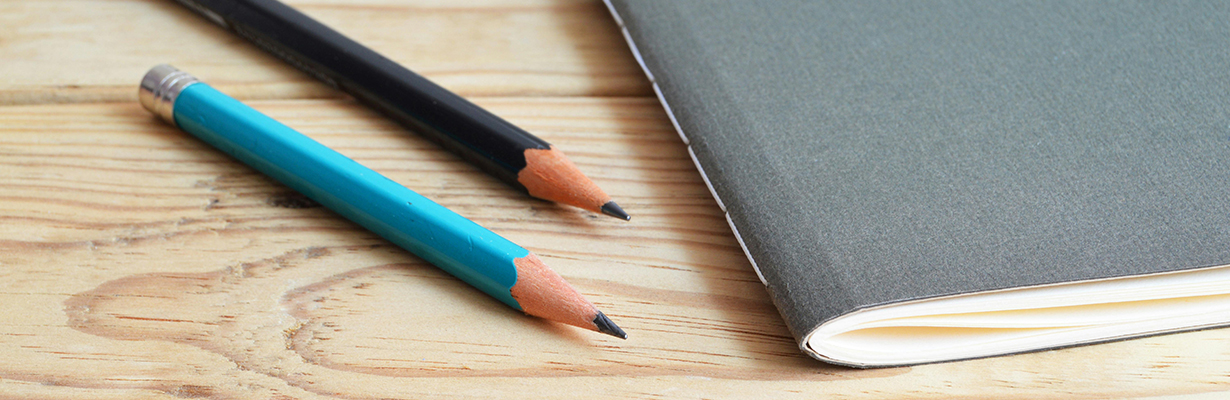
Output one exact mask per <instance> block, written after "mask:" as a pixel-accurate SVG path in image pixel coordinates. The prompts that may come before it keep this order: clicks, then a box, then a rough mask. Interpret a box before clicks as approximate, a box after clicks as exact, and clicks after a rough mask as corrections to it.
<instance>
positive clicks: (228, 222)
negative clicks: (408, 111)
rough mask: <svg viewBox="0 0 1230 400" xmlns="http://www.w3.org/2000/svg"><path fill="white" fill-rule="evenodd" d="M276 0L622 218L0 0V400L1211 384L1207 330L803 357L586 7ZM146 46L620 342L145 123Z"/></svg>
mask: <svg viewBox="0 0 1230 400" xmlns="http://www.w3.org/2000/svg"><path fill="white" fill-rule="evenodd" d="M291 3H292V5H294V6H296V7H299V8H300V9H301V10H303V11H305V12H306V13H308V14H310V15H312V16H315V17H316V18H319V19H320V20H322V21H323V22H325V23H327V24H329V25H332V26H334V27H335V28H337V29H338V30H340V31H342V32H344V33H346V34H348V35H351V36H352V37H353V38H355V39H357V40H359V41H360V42H363V43H367V44H368V45H370V46H372V47H374V48H375V49H377V50H378V51H381V52H383V53H384V54H385V55H387V56H389V57H390V58H392V59H394V60H396V61H398V62H401V63H403V64H404V65H407V66H409V67H410V68H411V69H414V70H416V71H418V72H420V73H421V74H423V75H426V76H427V77H428V78H430V79H433V80H436V81H437V82H439V83H441V84H442V85H444V86H446V87H449V88H451V89H453V90H455V91H457V92H459V93H460V94H462V95H464V96H467V97H469V98H471V99H473V100H474V101H476V102H477V103H479V104H480V105H482V106H485V107H488V108H489V109H490V110H492V111H493V112H495V113H496V114H499V115H501V116H504V117H505V118H507V119H509V120H511V121H512V122H514V123H516V124H518V125H520V126H522V127H524V128H526V129H527V130H529V131H532V132H534V133H536V134H538V135H540V136H541V137H543V138H544V139H546V140H548V141H550V142H553V143H554V144H555V145H556V146H558V147H559V148H561V149H563V150H564V151H565V152H566V153H568V154H569V155H570V156H571V157H572V159H573V160H574V161H576V163H577V164H578V165H579V166H580V167H581V169H582V170H583V171H584V172H586V173H587V174H588V175H589V176H590V177H591V178H593V179H594V181H596V182H597V183H598V184H600V185H601V186H602V187H603V188H605V189H606V191H607V192H609V193H611V194H612V195H614V196H615V198H616V199H617V200H618V202H619V204H621V205H623V206H624V208H625V209H626V210H628V211H629V212H630V213H631V214H632V215H633V220H632V221H631V222H630V223H626V222H621V221H618V220H615V219H612V218H607V217H602V216H596V215H593V214H590V213H587V212H584V211H581V210H578V209H574V208H568V207H563V206H557V205H554V204H550V203H546V202H542V201H536V200H531V199H529V198H527V197H525V196H523V195H520V194H519V193H517V192H515V191H513V190H511V189H509V188H508V187H506V186H504V185H503V184H501V183H499V182H497V181H496V180H494V179H493V178H490V177H487V176H485V175H482V174H480V173H478V172H477V171H476V170H475V169H474V168H473V167H471V166H469V165H468V164H465V163H463V162H461V161H459V159H458V158H456V157H454V156H452V155H451V154H449V153H445V152H443V151H441V150H440V149H438V148H436V147H435V146H433V145H430V144H428V143H425V141H423V140H422V139H420V138H418V137H416V136H413V135H411V134H408V133H406V132H405V131H403V130H402V129H401V128H399V127H397V126H395V125H393V124H391V123H390V122H388V121H386V120H385V119H383V118H381V117H380V116H378V115H376V114H374V113H373V112H371V111H369V110H367V109H366V108H364V107H362V106H359V105H356V104H355V103H354V102H353V101H351V100H350V99H349V98H347V97H346V96H344V95H342V94H340V93H338V92H335V91H333V90H332V89H329V88H327V87H325V86H323V85H320V84H317V83H315V82H314V81H311V80H309V79H308V78H307V77H306V76H305V75H303V74H301V73H299V72H298V71H295V70H293V69H291V68H289V67H286V66H284V65H283V64H282V63H281V62H279V61H277V60H275V59H273V58H271V57H269V56H267V55H265V54H264V53H262V52H260V51H258V50H256V49H254V48H253V47H252V46H251V45H249V44H248V43H247V42H245V41H242V40H239V39H237V38H236V37H234V36H232V35H230V34H227V33H226V32H224V31H222V30H221V29H219V28H216V27H214V26H212V25H209V24H206V23H205V22H203V20H202V19H201V18H199V17H197V16H195V15H193V14H190V13H188V12H187V11H185V10H184V9H182V8H181V7H180V6H178V5H175V4H173V3H171V2H169V1H162V0H157V1H155V0H111V1H72V0H11V1H5V2H0V60H3V61H0V277H2V278H3V279H2V280H0V360H2V362H0V399H8V398H49V399H118V398H167V399H170V398H185V397H189V398H278V399H289V398H302V399H328V398H345V399H383V398H397V399H430V398H487V397H507V398H537V399H542V398H629V397H631V398H663V399H676V398H681V399H684V398H734V399H744V398H774V399H790V398H800V399H814V398H822V397H829V398H884V397H911V398H937V399H947V398H986V397H996V398H1018V399H1034V398H1057V399H1058V398H1064V399H1066V398H1102V397H1117V398H1121V397H1133V398H1150V397H1157V396H1176V397H1179V398H1224V397H1230V393H1226V391H1230V330H1225V329H1220V330H1209V331H1203V332H1194V333H1186V334H1178V335H1168V336H1160V337H1153V338H1146V339H1140V340H1132V341H1125V342H1118V343H1111V344H1105V345H1098V346H1087V347H1080V348H1073V349H1064V350H1057V351H1048V352H1042V353H1034V354H1026V355H1018V356H1011V357H1000V358H992V359H984V360H975V361H967V362H957V363H947V364H938V365H927V366H919V367H913V368H894V369H879V370H852V369H846V368H840V367H834V366H830V365H826V364H823V363H820V362H818V361H814V360H811V359H809V358H807V357H805V356H803V355H802V354H801V353H800V352H799V351H798V350H797V348H796V347H795V344H794V342H793V340H792V339H791V338H790V337H789V335H788V333H787V331H786V329H785V327H784V326H783V325H782V321H781V318H780V317H779V316H778V315H777V313H776V311H775V310H774V309H773V307H772V305H771V304H770V303H769V301H768V297H767V295H766V293H765V291H764V288H763V287H762V286H761V284H760V283H759V281H758V280H757V279H756V276H755V274H754V273H753V272H752V270H751V267H750V265H749V264H748V262H747V261H746V259H745V258H744V257H743V254H742V252H741V251H740V250H739V246H738V244H737V243H736V242H735V240H734V237H733V236H732V235H731V233H730V230H729V228H728V227H727V225H726V223H725V221H724V219H723V218H722V216H721V214H720V212H719V209H718V207H717V205H716V204H715V203H714V201H713V199H712V198H711V197H710V195H709V193H708V191H707V190H706V189H705V186H704V183H703V182H702V181H701V179H700V176H699V175H698V174H697V172H696V170H695V167H694V166H693V165H692V163H691V161H690V160H689V158H688V155H687V152H686V150H685V148H684V146H683V145H682V144H681V143H680V141H679V139H678V137H677V136H676V134H675V133H674V131H673V130H672V128H671V126H670V123H669V122H668V121H667V119H666V117H665V115H664V113H663V111H662V109H661V108H660V106H659V105H658V103H657V100H656V99H654V98H653V96H652V93H651V91H650V90H649V87H648V83H647V82H646V80H645V78H644V77H643V76H642V75H641V72H640V71H639V69H638V67H637V66H636V64H635V62H634V61H633V58H632V56H631V54H630V53H629V51H628V49H627V47H626V45H625V44H624V42H623V38H622V37H621V36H620V35H619V33H618V31H617V30H616V28H615V26H614V24H613V23H612V22H611V21H610V18H609V16H608V15H607V13H606V10H605V8H604V7H603V6H602V5H601V4H600V3H597V2H590V1H564V0H560V1H550V0H521V1H443V0H441V1H431V0H423V1H395V0H357V1H353V2H345V1H340V0H339V1H333V0H316V1H293V2H291ZM164 62H165V63H170V64H173V65H176V66H177V67H179V68H181V69H183V70H185V71H188V72H190V73H193V74H195V75H197V76H199V77H201V78H202V79H204V80H206V81H207V82H210V83H211V84H213V85H214V86H215V87H217V88H219V89H220V90H222V91H223V92H226V93H229V94H231V95H233V96H235V97H237V98H240V99H243V100H246V101H248V102H249V104H251V105H253V106H254V107H256V108H257V109H260V110H261V111H264V112H266V113H267V114H269V115H271V116H273V117H274V118H276V119H278V120H281V121H283V122H284V123H286V124H288V125H290V126H292V127H294V128H297V129H299V130H300V131H302V132H303V133H305V134H307V135H308V136H311V137H313V138H316V139H317V140H319V141H321V142H323V143H324V144H326V145H329V146H332V147H334V148H336V149H338V150H339V151H340V152H342V153H343V154H346V155H348V156H350V157H352V158H354V159H356V160H357V161H359V162H361V163H363V164H366V165H368V166H370V167H372V168H373V169H376V170H377V171H380V172H382V173H384V174H386V175H388V176H389V177H390V178H392V179H393V180H395V181H398V182H400V183H403V184H405V185H406V186H408V187H410V188H411V189H413V190H416V191H418V192H419V193H422V194H423V195H425V196H427V197H430V198H432V199H435V200H436V201H438V202H439V203H441V204H443V205H445V206H447V207H450V208H452V209H453V210H455V211H457V212H458V213H460V214H462V215H465V216H467V217H469V218H472V219H474V220H475V221H476V222H478V223H480V224H482V225H484V226H487V227H488V228H491V229H492V230H494V231H495V232H497V233H499V234H501V235H504V236H505V237H508V238H509V239H511V240H513V241H514V242H517V243H520V244H522V245H523V246H525V247H527V248H529V249H531V250H532V251H534V252H536V253H538V254H539V255H540V256H541V257H542V259H543V260H544V261H546V262H547V263H548V264H549V265H551V266H552V267H553V268H555V269H556V270H557V271H558V272H560V274H561V275H563V276H564V277H565V278H567V279H569V281H570V282H572V284H573V285H574V286H576V287H577V288H578V289H579V290H580V291H581V292H582V293H584V294H585V295H587V296H588V297H589V298H590V299H591V300H592V301H594V303H596V304H597V305H598V306H599V307H600V308H601V309H602V310H604V311H605V312H606V313H607V314H608V315H610V316H611V317H612V318H613V319H614V320H615V321H616V322H618V323H619V324H620V326H622V327H623V328H624V329H626V330H627V331H628V333H629V335H630V338H629V339H628V340H627V341H620V340H618V339H614V338H610V337H607V336H604V335H599V334H596V333H593V332H588V331H582V330H579V329H575V328H571V327H567V326H561V325H555V324H551V323H547V322H543V321H541V320H536V319H533V318H530V317H526V316H523V315H520V314H518V313H517V312H515V311H513V310H511V309H508V308H507V307H505V306H503V305H501V304H500V303H498V302H497V301H495V300H493V299H491V298H488V297H485V296H483V295H482V294H481V293H479V292H478V291H477V290H474V289H472V288H469V287H467V286H465V285H464V284H462V283H460V282H459V281H458V280H456V279H453V278H451V277H449V276H447V275H445V274H443V273H442V272H440V271H438V270H437V269H435V268H434V267H431V266H430V265H426V264H424V263H423V262H422V261H420V260H419V259H417V258H415V257H414V256H412V255H410V254H408V253H407V252H405V251H402V250H400V249H397V248H395V247H393V246H391V245H390V244H389V243H387V242H385V241H383V240H381V239H379V238H378V237H375V236H374V235H372V234H370V233H367V232H365V231H363V230H362V229H360V228H358V227H357V226H356V225H354V224H351V223H349V222H347V221H345V220H343V219H341V218H340V217H338V216H336V215H334V214H332V213H331V212H329V211H327V210H324V209H322V208H319V207H313V206H312V204H310V203H308V202H304V201H303V199H302V198H301V197H298V196H296V195H295V194H293V193H291V192H289V191H288V189H286V188H284V187H282V186H280V185H278V184H276V183H275V182H272V181H270V180H269V179H267V178H264V177H262V176H260V175H258V174H256V173H254V171H252V170H251V169H248V168H246V167H244V166H241V165H239V164H237V163H236V162H234V161H233V160H231V159H229V158H227V157H225V156H222V155H221V154H220V153H218V152H216V151H214V150H212V149H211V148H209V147H207V146H206V145H204V144H203V143H201V142H199V141H197V140H195V139H192V138H191V137H188V136H186V135H185V134H183V133H181V132H179V131H177V130H176V129H174V128H172V127H170V126H168V125H167V124H164V123H161V122H160V121H158V120H156V119H155V118H154V117H152V116H151V115H150V114H149V113H147V112H146V111H145V110H144V109H142V108H141V107H140V106H139V105H137V103H136V92H137V89H136V87H137V83H138V81H139V80H140V78H141V76H142V75H143V74H144V72H145V71H146V70H147V69H148V68H150V67H151V66H153V65H155V64H158V63H164ZM1219 392H1221V393H1219Z"/></svg>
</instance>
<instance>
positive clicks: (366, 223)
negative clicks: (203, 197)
mask: <svg viewBox="0 0 1230 400" xmlns="http://www.w3.org/2000/svg"><path fill="white" fill-rule="evenodd" d="M139 98H140V101H141V105H142V106H144V107H145V108H146V109H147V110H149V111H150V112H152V113H154V114H155V115H158V116H159V117H161V118H162V119H164V120H166V121H167V122H169V123H171V124H172V125H175V126H178V127H179V128H180V129H182V130H184V131H186V132H188V133H191V134H192V135H194V136H196V137H197V138H200V139H201V140H203V141H205V142H206V143H209V144H210V145H213V146H214V147H216V148H218V149H219V150H222V151H223V152H225V153H227V154H229V155H231V156H232V157H234V158H236V159H239V160H240V161H242V162H244V163H245V164H247V165H249V166H251V167H252V168H255V169H257V170H259V171H261V172H263V173H264V174H266V175H269V176H270V177H273V178H274V179H277V180H278V181H280V182H282V183H283V184H285V185H287V186H290V187H291V188H293V189H295V190H297V191H299V192H300V193H303V194H304V195H306V196H308V197H309V198H311V199H312V200H315V201H316V202H318V203H320V204H322V205H324V206H326V207H328V208H329V209H331V210H333V211H334V212H337V213H338V214H341V215H342V216H344V217H346V218H348V219H350V220H351V221H354V222H355V223H358V224H359V225H362V226H363V227H365V228H367V229H369V230H371V231H372V232H375V233H377V234H379V235H380V236H382V237H384V238H385V239H388V240H389V241H391V242H393V243H395V244H397V245H398V246H400V247H402V248H404V249H406V250H409V251H410V252H412V253H414V254H416V255H418V256H419V257H422V258H423V259H424V260H427V261H428V262H430V263H432V264H434V265H436V266H437V267H440V268H441V269H443V270H445V271H447V272H448V273H450V274H453V275H454V276H456V277H458V278H461V279H462V280H464V281H465V282H466V283H469V284H470V285H473V286H474V287H477V288H478V289H480V290H482V291H483V292H485V293H487V294H489V295H491V296H493V297H495V298H496V299H499V300H500V301H502V302H504V304H507V305H509V306H510V307H513V308H515V309H518V310H521V311H524V312H525V313H527V314H530V315H534V316H537V317H541V318H545V319H548V320H552V321H557V322H562V323H565V324H569V325H574V326H578V327H581V328H585V329H590V330H595V331H598V332H602V333H606V334H609V335H612V336H616V337H619V338H627V335H626V334H625V333H624V331H623V330H621V329H620V328H619V327H618V326H616V325H615V324H614V323H613V322H611V320H610V319H609V318H607V317H606V315H604V314H602V312H601V311H598V309H597V308H595V307H594V305H593V304H592V303H590V302H589V301H588V300H586V299H585V298H584V297H582V296H581V294H580V293H577V291H576V290H575V289H573V288H572V286H570V285H568V283H567V282H565V281H564V279H563V278H562V277H560V276H559V275H558V274H556V273H555V272H554V271H552V270H551V269H550V268H548V267H547V266H546V265H545V264H543V263H542V260H539V259H538V257H537V256H535V255H534V254H533V253H531V252H530V251H529V250H526V249H525V248H522V247H521V246H518V245H516V244H514V243H512V242H510V241H508V240H507V239H504V238H503V237H500V236H499V235H496V234H495V233H493V232H491V231H489V230H487V229H485V228H483V227H481V226H479V225H478V224H475V223H474V222H472V221H470V220H468V219H466V218H465V217H462V216H460V215H457V214H456V213H454V212H452V211H450V210H449V209H447V208H444V207H443V206H441V205H439V204H436V203H435V202H433V201H431V200H428V199H427V198H426V197H423V196H421V195H419V194H418V193H415V192H413V191H411V190H410V189H407V188H406V187H405V186H402V185H400V184H398V183H396V182H393V181H392V180H390V179H388V178H386V177H384V176H383V175H380V174H379V173H377V172H376V171H372V170H371V169H368V168H367V167H364V166H362V165H360V164H359V163H357V162H355V161H354V160H351V159H349V158H346V156H343V155H341V154H340V153H338V152H336V151H333V150H332V149H330V148H328V147H325V146H324V145H322V144H320V143H318V142H316V141H314V140H312V139H311V138H308V137H307V136H304V135H303V134H300V133H299V132H296V131H295V130H293V129H291V128H289V127H287V126H286V125H282V124H281V123H278V122H277V121H274V120H273V119H272V118H269V117H268V116H265V115H264V114H261V113H260V112H258V111H256V110H254V109H252V108H250V107H248V106H246V105H244V104H243V103H240V102H239V101H238V100H235V99H233V98H231V97H229V96H227V95H225V94H222V93H221V92H219V91H217V90H215V89H214V88H212V87H210V86H209V85H207V84H204V83H201V82H199V81H198V80H197V79H196V78H194V77H192V76H191V75H189V74H187V73H184V72H182V71H179V70H177V69H175V68H174V67H171V66H169V65H159V66H156V67H154V68H153V69H151V70H150V71H149V72H148V73H146V75H145V77H144V78H143V79H142V80H141V86H140V90H139Z"/></svg>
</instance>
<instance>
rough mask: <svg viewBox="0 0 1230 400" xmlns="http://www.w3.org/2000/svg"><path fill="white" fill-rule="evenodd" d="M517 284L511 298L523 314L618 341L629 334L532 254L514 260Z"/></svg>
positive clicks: (513, 288)
mask: <svg viewBox="0 0 1230 400" xmlns="http://www.w3.org/2000/svg"><path fill="white" fill-rule="evenodd" d="M516 265H517V283H516V284H515V285H513V287H512V291H511V292H512V297H513V298H514V299H516V300H517V303H519V304H521V308H522V309H523V310H524V311H525V313H526V314H530V315H533V316H537V317H541V318H545V319H548V320H551V321H555V322H562V323H565V324H568V325H572V326H577V327H581V328H585V329H589V330H592V331H597V332H602V333H605V334H608V335H611V336H615V337H618V338H620V339H627V338H628V335H627V334H625V333H624V332H623V330H621V329H619V327H617V326H615V325H614V324H613V323H611V321H610V320H609V319H607V317H606V316H605V315H603V314H602V312H601V311H598V308H597V307H594V304H593V303H590V302H589V300H585V296H582V295H581V294H580V293H577V290H576V289H573V288H572V285H569V284H568V282H566V281H564V278H562V277H560V276H559V274H556V273H555V271H552V270H551V269H550V268H548V267H547V265H546V264H543V262H542V260H540V259H539V258H538V256H537V255H534V253H530V254H529V255H527V256H525V257H521V258H518V259H516Z"/></svg>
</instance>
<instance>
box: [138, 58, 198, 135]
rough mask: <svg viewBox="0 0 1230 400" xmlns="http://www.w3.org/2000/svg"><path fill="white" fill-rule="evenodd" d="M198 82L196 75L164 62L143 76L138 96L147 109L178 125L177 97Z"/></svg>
mask: <svg viewBox="0 0 1230 400" xmlns="http://www.w3.org/2000/svg"><path fill="white" fill-rule="evenodd" d="M197 82H200V81H199V80H197V79H196V77H195V76H192V75H189V74H188V73H187V72H183V71H180V70H178V69H175V67H172V66H170V65H166V64H162V65H159V66H156V67H154V68H151V69H150V70H149V72H146V73H145V77H144V78H141V89H140V91H139V92H137V98H138V99H140V100H141V106H142V107H145V109H146V110H149V112H152V113H154V115H157V116H159V117H162V119H164V120H166V121H167V122H170V123H171V125H177V126H178V124H176V123H175V98H176V97H179V93H180V92H182V91H183V90H184V88H186V87H188V86H189V85H192V84H194V83H197Z"/></svg>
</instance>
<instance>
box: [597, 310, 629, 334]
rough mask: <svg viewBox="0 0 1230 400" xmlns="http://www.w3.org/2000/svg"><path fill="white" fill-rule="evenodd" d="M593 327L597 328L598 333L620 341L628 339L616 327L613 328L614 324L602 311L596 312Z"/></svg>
mask: <svg viewBox="0 0 1230 400" xmlns="http://www.w3.org/2000/svg"><path fill="white" fill-rule="evenodd" d="M594 325H597V326H598V332H602V333H605V334H608V335H611V336H614V337H617V338H620V339H625V340H626V339H628V334H627V333H624V330H623V329H619V327H618V326H615V323H614V322H611V319H610V318H607V317H606V314H603V313H602V311H598V316H596V317H594Z"/></svg>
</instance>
